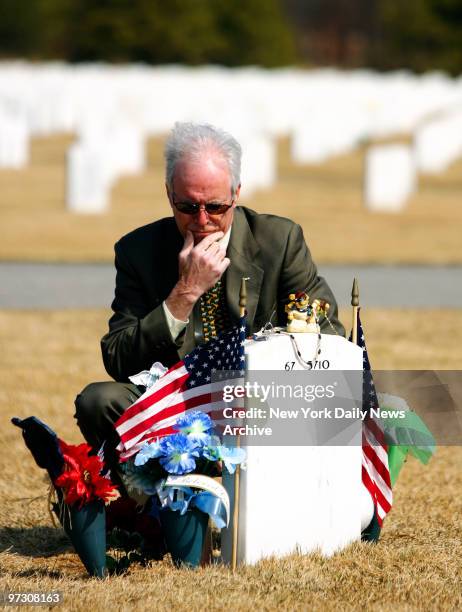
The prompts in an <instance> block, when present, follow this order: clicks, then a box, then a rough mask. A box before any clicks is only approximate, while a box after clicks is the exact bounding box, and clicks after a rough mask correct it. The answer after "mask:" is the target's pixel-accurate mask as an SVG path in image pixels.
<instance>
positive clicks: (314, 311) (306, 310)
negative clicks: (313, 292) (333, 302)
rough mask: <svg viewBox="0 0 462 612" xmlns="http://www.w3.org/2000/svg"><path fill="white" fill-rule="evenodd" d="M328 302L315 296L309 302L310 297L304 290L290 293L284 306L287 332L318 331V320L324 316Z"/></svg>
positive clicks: (327, 309) (327, 308) (327, 310)
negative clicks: (311, 301)
mask: <svg viewBox="0 0 462 612" xmlns="http://www.w3.org/2000/svg"><path fill="white" fill-rule="evenodd" d="M329 308H330V304H329V303H328V302H326V300H321V299H319V298H316V299H314V300H313V303H312V304H310V298H309V296H308V294H307V293H305V292H304V291H298V292H297V293H291V294H290V295H289V302H288V303H287V304H286V306H285V311H286V313H287V331H288V332H289V333H319V331H320V329H319V324H318V321H319V319H320V317H321V316H324V317H326V316H327V313H328V312H329Z"/></svg>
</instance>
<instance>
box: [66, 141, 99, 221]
mask: <svg viewBox="0 0 462 612" xmlns="http://www.w3.org/2000/svg"><path fill="white" fill-rule="evenodd" d="M105 154H106V152H105V151H104V150H98V149H90V148H86V147H84V146H82V145H81V144H79V143H76V144H73V145H72V146H71V147H70V148H69V150H68V153H67V184H66V204H67V208H68V210H70V211H71V212H77V213H87V214H88V213H95V214H97V213H103V212H105V211H106V210H107V208H108V204H109V190H110V180H109V177H108V168H107V165H106V161H105Z"/></svg>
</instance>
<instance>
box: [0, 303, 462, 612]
mask: <svg viewBox="0 0 462 612" xmlns="http://www.w3.org/2000/svg"><path fill="white" fill-rule="evenodd" d="M107 315H108V313H107V312H106V311H104V310H78V311H54V312H27V311H23V312H2V313H0V337H1V338H2V349H3V350H2V351H1V354H0V374H1V385H0V400H1V401H0V412H1V415H2V422H3V427H2V428H1V430H0V443H1V448H2V449H3V451H2V453H1V455H0V474H1V478H0V500H1V501H0V567H1V570H0V573H1V575H0V589H4V590H10V591H11V590H19V591H33V590H40V591H50V590H60V591H62V592H63V594H64V598H65V604H64V605H65V609H75V610H88V609H89V608H91V609H93V610H100V609H106V608H109V607H112V608H116V609H135V610H145V609H162V610H163V609H178V610H203V609H211V610H225V609H226V610H228V609H231V610H274V609H276V608H279V609H285V610H308V609H329V610H334V609H335V610H338V609H341V610H343V609H359V608H362V609H376V610H392V609H396V608H398V609H412V610H422V609H424V610H427V609H439V610H443V609H444V610H456V609H461V606H462V570H461V564H460V559H461V555H462V545H461V541H462V540H461V536H462V533H461V515H460V491H461V487H462V470H461V466H462V449H460V448H452V449H450V448H440V449H438V451H437V454H436V456H435V457H434V458H433V459H432V461H431V462H430V464H429V465H428V466H427V467H423V466H421V465H420V464H419V463H417V462H416V461H414V460H410V461H409V462H408V464H407V465H406V466H405V468H404V470H403V473H402V475H401V476H400V479H399V481H398V483H397V486H396V487H395V491H394V494H395V503H394V507H393V510H392V512H391V513H390V516H389V517H388V519H387V521H386V526H385V529H384V531H383V535H382V538H381V541H380V543H379V545H378V546H372V545H365V544H354V545H352V546H350V547H348V548H347V549H346V550H344V551H343V552H341V553H340V554H337V555H335V556H333V557H332V558H330V559H325V558H323V557H321V556H319V555H316V554H313V555H306V556H298V555H293V556H291V557H288V558H285V559H278V560H276V559H269V560H266V561H263V562H261V563H259V564H258V565H256V566H255V567H243V568H240V569H239V570H238V571H237V573H236V574H234V575H233V574H232V573H231V572H230V571H229V570H228V569H226V568H223V567H212V566H211V567H207V568H204V569H199V570H197V571H188V570H177V569H174V568H173V567H172V566H171V565H170V564H169V563H168V562H167V561H164V562H162V563H154V564H152V565H151V566H150V567H148V568H144V569H143V568H141V567H138V566H134V567H132V568H131V570H130V573H129V575H128V576H122V577H116V578H110V579H108V580H107V581H102V582H98V581H96V580H90V579H87V578H86V577H85V572H84V570H83V567H82V565H81V564H80V562H79V560H78V559H77V557H76V555H75V554H74V553H73V552H72V549H71V547H70V545H69V544H68V543H67V541H66V539H65V538H64V537H63V535H62V534H61V532H60V531H58V530H55V529H53V528H52V527H51V523H50V519H49V517H48V514H47V511H46V503H45V495H46V484H45V482H44V480H43V478H42V474H41V473H40V470H39V469H38V468H37V467H36V466H35V465H34V463H33V460H32V458H31V456H30V454H29V453H28V451H27V450H26V449H25V447H24V445H23V443H22V441H21V436H20V432H19V430H17V429H16V428H14V427H13V426H11V425H9V419H10V417H11V416H13V415H18V416H22V417H25V416H28V415H31V414H35V415H37V416H38V417H40V418H42V419H44V420H45V421H46V422H48V423H49V424H50V425H51V426H52V427H53V428H55V429H56V430H57V431H58V432H59V434H60V435H61V436H62V437H63V438H65V439H67V440H68V441H70V442H77V441H79V440H80V439H81V438H80V434H79V432H78V430H77V428H76V426H75V424H74V422H73V419H72V414H73V398H74V396H75V394H76V392H78V390H79V389H80V388H82V387H83V386H84V385H85V384H86V383H87V382H89V381H91V380H101V379H104V378H106V375H105V374H104V371H103V368H102V365H101V360H100V356H99V347H98V340H99V337H100V336H101V335H102V333H104V331H105V329H106V320H107ZM342 315H343V316H342V318H343V320H344V321H345V322H348V320H349V312H348V311H346V310H345V311H344V312H343V313H342ZM397 315H398V313H397V312H392V311H384V310H370V311H367V312H366V311H364V313H363V322H364V325H365V329H366V333H367V336H368V346H369V350H370V356H371V360H372V363H373V365H374V366H375V367H376V368H391V367H392V368H397V369H398V368H416V369H418V368H427V367H430V368H441V369H444V368H458V367H459V366H460V363H461V357H462V348H461V347H462V331H461V330H462V312H461V311H449V310H448V311H442V312H441V311H439V312H435V311H407V312H402V311H401V312H400V316H397ZM437 317H438V332H436V331H435V329H436V326H435V320H436V318H437ZM274 529H277V525H274ZM268 537H271V534H268Z"/></svg>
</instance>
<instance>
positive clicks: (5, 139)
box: [0, 114, 29, 169]
mask: <svg viewBox="0 0 462 612" xmlns="http://www.w3.org/2000/svg"><path fill="white" fill-rule="evenodd" d="M28 161H29V131H28V129H27V126H26V123H25V121H22V120H21V119H19V118H17V117H13V116H8V115H3V114H0V168H16V169H19V168H24V167H25V166H26V165H27V163H28Z"/></svg>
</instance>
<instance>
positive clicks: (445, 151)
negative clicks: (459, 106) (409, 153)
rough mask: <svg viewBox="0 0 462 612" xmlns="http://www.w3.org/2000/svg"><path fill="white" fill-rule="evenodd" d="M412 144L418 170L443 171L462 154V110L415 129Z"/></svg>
mask: <svg viewBox="0 0 462 612" xmlns="http://www.w3.org/2000/svg"><path fill="white" fill-rule="evenodd" d="M414 146H415V156H416V163H417V169H418V170H419V171H420V172H426V173H429V174H438V173H440V172H444V171H445V170H446V169H447V167H448V166H449V165H450V164H451V163H452V162H453V161H455V160H456V159H457V158H458V157H460V156H462V111H459V112H454V113H448V114H447V115H445V116H443V117H440V118H438V119H435V120H433V121H430V122H428V123H424V124H423V125H422V126H421V127H420V128H419V129H418V130H417V131H416V134H415V138H414Z"/></svg>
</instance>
